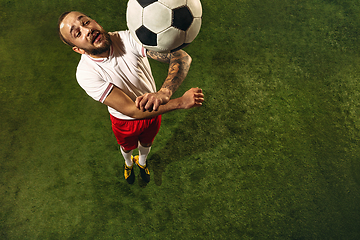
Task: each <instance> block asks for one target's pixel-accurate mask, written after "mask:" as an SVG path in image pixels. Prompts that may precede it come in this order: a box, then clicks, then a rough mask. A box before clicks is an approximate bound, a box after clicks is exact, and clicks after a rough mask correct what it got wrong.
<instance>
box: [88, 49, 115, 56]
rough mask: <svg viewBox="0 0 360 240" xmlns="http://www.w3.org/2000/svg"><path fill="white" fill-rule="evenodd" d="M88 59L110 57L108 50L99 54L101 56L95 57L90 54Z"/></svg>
mask: <svg viewBox="0 0 360 240" xmlns="http://www.w3.org/2000/svg"><path fill="white" fill-rule="evenodd" d="M89 56H90V57H92V58H107V57H109V56H110V49H109V50H107V51H106V52H104V53H101V54H97V55H92V54H89Z"/></svg>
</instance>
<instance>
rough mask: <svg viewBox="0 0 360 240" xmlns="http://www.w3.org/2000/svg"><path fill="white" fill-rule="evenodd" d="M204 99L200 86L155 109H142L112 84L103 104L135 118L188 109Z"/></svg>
mask: <svg viewBox="0 0 360 240" xmlns="http://www.w3.org/2000/svg"><path fill="white" fill-rule="evenodd" d="M203 101H204V94H203V93H202V90H201V89H200V88H191V89H189V90H188V91H186V92H185V93H184V95H182V96H181V97H179V98H176V99H171V100H170V101H169V102H168V103H167V104H164V105H161V106H159V107H158V110H157V111H152V112H149V111H143V110H140V109H138V108H137V107H136V105H135V103H134V101H133V100H131V98H130V97H129V96H128V95H126V94H125V93H124V92H123V91H122V90H121V89H120V88H117V87H115V86H114V88H113V89H112V91H111V93H110V94H109V95H108V96H107V98H106V99H105V101H104V104H106V105H108V106H109V107H112V108H114V109H115V110H117V111H118V112H121V113H122V114H125V115H127V116H129V117H132V118H136V119H143V118H151V117H155V116H157V115H161V114H163V113H167V112H170V111H173V110H176V109H189V108H192V107H199V106H201V105H202V102H203Z"/></svg>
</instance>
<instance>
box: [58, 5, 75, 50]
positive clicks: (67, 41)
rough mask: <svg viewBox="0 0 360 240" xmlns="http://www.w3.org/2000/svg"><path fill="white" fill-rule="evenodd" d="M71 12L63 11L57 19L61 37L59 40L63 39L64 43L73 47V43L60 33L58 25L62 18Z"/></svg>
mask: <svg viewBox="0 0 360 240" xmlns="http://www.w3.org/2000/svg"><path fill="white" fill-rule="evenodd" d="M69 13H71V11H68V12H64V13H63V14H61V15H60V17H59V20H58V32H59V37H60V39H61V41H63V42H64V43H65V44H67V45H69V46H70V47H75V45H74V44H73V43H72V42H70V41H69V40H67V39H66V38H65V37H64V35H62V33H61V29H60V25H61V23H62V21H63V20H64V18H65V17H66V16H67V15H68V14H69Z"/></svg>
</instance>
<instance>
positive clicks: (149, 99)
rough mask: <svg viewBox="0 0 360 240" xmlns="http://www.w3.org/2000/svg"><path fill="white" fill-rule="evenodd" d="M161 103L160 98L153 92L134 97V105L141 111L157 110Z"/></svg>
mask: <svg viewBox="0 0 360 240" xmlns="http://www.w3.org/2000/svg"><path fill="white" fill-rule="evenodd" d="M161 104H162V99H159V98H157V97H156V95H155V94H149V93H147V94H144V95H143V96H140V97H138V98H136V101H135V105H136V107H137V108H138V109H140V110H142V111H144V112H145V111H150V112H151V111H157V110H158V109H159V106H160V105H161Z"/></svg>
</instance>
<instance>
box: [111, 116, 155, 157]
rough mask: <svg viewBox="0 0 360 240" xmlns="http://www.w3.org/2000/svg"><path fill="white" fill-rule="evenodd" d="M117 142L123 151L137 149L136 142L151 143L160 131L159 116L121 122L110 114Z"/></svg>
mask: <svg viewBox="0 0 360 240" xmlns="http://www.w3.org/2000/svg"><path fill="white" fill-rule="evenodd" d="M110 119H111V123H112V129H113V132H114V134H115V137H116V139H117V142H118V144H119V145H120V146H122V148H123V149H125V151H130V150H133V149H135V148H137V147H138V142H141V143H152V142H153V141H154V139H155V136H156V134H157V133H158V132H159V130H160V125H161V115H159V116H156V117H154V118H146V119H137V120H122V119H118V118H116V117H114V116H112V115H111V114H110Z"/></svg>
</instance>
